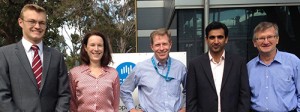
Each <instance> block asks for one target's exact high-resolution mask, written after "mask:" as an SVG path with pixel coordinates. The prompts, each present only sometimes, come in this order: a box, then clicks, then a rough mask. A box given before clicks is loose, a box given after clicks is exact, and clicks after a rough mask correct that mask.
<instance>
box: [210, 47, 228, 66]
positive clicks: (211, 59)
mask: <svg viewBox="0 0 300 112" xmlns="http://www.w3.org/2000/svg"><path fill="white" fill-rule="evenodd" d="M208 57H209V60H210V61H211V62H213V63H215V64H217V63H216V62H215V61H214V60H213V57H212V56H211V54H210V51H208ZM224 59H225V50H224V51H223V53H222V56H221V58H220V62H221V61H222V60H224Z"/></svg>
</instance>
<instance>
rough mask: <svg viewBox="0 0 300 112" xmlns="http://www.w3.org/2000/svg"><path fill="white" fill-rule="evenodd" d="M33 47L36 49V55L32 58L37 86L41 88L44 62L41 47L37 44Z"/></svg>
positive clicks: (32, 47)
mask: <svg viewBox="0 0 300 112" xmlns="http://www.w3.org/2000/svg"><path fill="white" fill-rule="evenodd" d="M31 49H32V50H33V51H34V57H33V60H32V71H33V73H34V76H35V79H36V82H37V86H38V88H39V89H40V86H41V81H42V62H41V58H40V56H39V54H38V50H39V47H38V46H37V45H32V46H31Z"/></svg>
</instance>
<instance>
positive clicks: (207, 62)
mask: <svg viewBox="0 0 300 112" xmlns="http://www.w3.org/2000/svg"><path fill="white" fill-rule="evenodd" d="M202 65H204V66H203V68H204V71H205V75H206V77H207V78H208V81H209V83H210V85H211V86H212V88H213V89H214V90H215V92H217V91H216V86H215V82H214V78H213V74H212V71H211V66H210V60H209V56H208V53H206V54H205V59H204V60H203V64H202ZM205 66H206V67H205Z"/></svg>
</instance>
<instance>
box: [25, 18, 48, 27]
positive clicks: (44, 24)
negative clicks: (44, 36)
mask: <svg viewBox="0 0 300 112" xmlns="http://www.w3.org/2000/svg"><path fill="white" fill-rule="evenodd" d="M22 20H23V21H25V22H27V23H29V25H30V26H35V25H36V24H37V23H38V24H39V25H40V26H41V27H46V22H45V21H36V20H24V19H22Z"/></svg>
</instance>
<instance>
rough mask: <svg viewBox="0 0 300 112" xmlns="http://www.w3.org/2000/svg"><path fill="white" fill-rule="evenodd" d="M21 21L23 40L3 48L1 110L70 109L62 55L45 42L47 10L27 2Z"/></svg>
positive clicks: (0, 51) (44, 111)
mask: <svg viewBox="0 0 300 112" xmlns="http://www.w3.org/2000/svg"><path fill="white" fill-rule="evenodd" d="M18 23H19V26H20V27H21V28H22V32H23V38H22V40H21V41H19V42H18V43H15V44H11V45H8V46H4V47H1V48H0V112H67V111H68V108H69V100H70V93H69V82H68V75H67V69H66V65H65V63H64V59H63V55H62V54H61V53H59V52H58V51H57V50H54V49H52V48H49V47H47V46H45V45H43V43H42V39H43V36H44V34H45V30H46V11H45V9H44V8H42V7H40V6H38V5H35V4H27V5H25V6H24V7H23V9H22V10H21V13H20V17H19V19H18Z"/></svg>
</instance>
